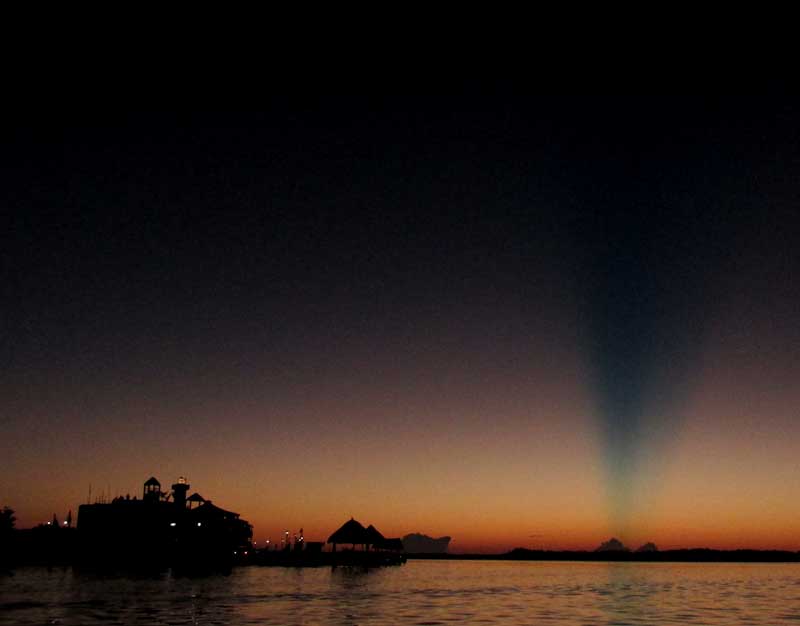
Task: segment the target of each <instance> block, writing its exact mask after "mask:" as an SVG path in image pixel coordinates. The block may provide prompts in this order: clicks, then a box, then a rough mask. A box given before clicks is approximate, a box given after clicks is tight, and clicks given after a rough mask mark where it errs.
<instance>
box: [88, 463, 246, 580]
mask: <svg viewBox="0 0 800 626" xmlns="http://www.w3.org/2000/svg"><path fill="white" fill-rule="evenodd" d="M188 490H189V484H188V483H187V482H186V480H185V479H184V478H182V477H181V478H179V479H178V482H176V483H175V484H174V485H172V492H171V493H164V492H162V491H161V483H159V482H158V480H157V479H156V478H155V477H151V478H149V479H148V480H147V481H146V482H145V483H144V491H143V494H142V499H141V500H139V499H137V498H136V497H133V498H131V497H130V496H126V497H118V498H114V499H113V500H112V501H111V502H110V503H95V504H82V505H81V506H80V508H79V509H78V540H79V551H78V555H77V556H78V561H79V562H82V563H89V564H114V565H132V566H143V567H164V566H172V567H176V566H186V567H204V566H208V565H216V564H226V563H230V562H232V560H233V558H234V556H235V553H236V552H237V551H240V550H247V549H249V547H250V540H251V538H252V527H251V526H250V524H248V523H247V522H246V521H245V520H243V519H240V518H239V514H238V513H233V512H231V511H226V510H225V509H222V508H220V507H218V506H215V505H214V504H212V503H211V500H206V499H205V498H203V497H202V496H200V495H199V494H197V493H195V494H192V495H191V496H189V497H188V498H187V497H186V493H187V491H188Z"/></svg>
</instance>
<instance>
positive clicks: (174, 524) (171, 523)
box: [169, 522, 177, 526]
mask: <svg viewBox="0 0 800 626" xmlns="http://www.w3.org/2000/svg"><path fill="white" fill-rule="evenodd" d="M169 525H170V526H177V524H176V523H175V522H170V523H169Z"/></svg>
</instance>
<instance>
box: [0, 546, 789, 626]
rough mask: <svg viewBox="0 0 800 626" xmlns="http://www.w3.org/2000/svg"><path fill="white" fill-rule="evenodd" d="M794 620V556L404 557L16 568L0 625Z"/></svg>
mask: <svg viewBox="0 0 800 626" xmlns="http://www.w3.org/2000/svg"><path fill="white" fill-rule="evenodd" d="M456 623H457V624H508V625H516V624H558V625H562V624H570V625H577V624H580V625H585V624H586V625H588V624H617V625H623V624H630V625H635V624H707V625H714V624H725V625H732V624H800V564H707V563H702V564H700V563H698V564H686V563H681V564H677V563H676V564H671V563H654V564H648V563H564V562H559V563H556V562H524V563H519V562H517V563H514V562H501V561H410V562H408V563H407V564H406V565H404V566H402V567H391V568H385V569H379V570H371V571H366V572H364V571H352V570H348V569H341V568H340V569H337V570H333V571H332V570H330V569H324V568H320V569H282V568H259V567H247V568H238V569H235V570H234V571H233V573H232V574H231V575H230V576H212V577H207V578H172V577H170V576H168V575H164V576H162V577H157V578H131V577H114V578H100V577H98V576H93V575H86V574H79V573H76V572H73V571H72V570H71V569H59V570H56V569H54V570H50V571H48V570H47V569H44V568H23V569H20V570H17V571H16V572H15V574H14V576H11V577H3V578H0V624H14V625H15V626H23V625H25V624H36V625H37V626H38V625H41V624H62V625H71V624H80V625H82V626H83V625H91V624H148V625H150V624H236V625H238V624H286V625H291V624H336V625H355V624H417V625H433V624H456Z"/></svg>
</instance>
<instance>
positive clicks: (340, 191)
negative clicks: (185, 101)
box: [0, 93, 800, 552]
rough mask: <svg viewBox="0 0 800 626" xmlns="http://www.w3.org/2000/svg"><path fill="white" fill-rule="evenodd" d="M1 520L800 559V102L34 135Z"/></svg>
mask: <svg viewBox="0 0 800 626" xmlns="http://www.w3.org/2000/svg"><path fill="white" fill-rule="evenodd" d="M3 131H4V132H3V134H4V137H5V139H4V141H3V147H2V148H0V158H2V162H1V163H0V165H1V166H2V172H3V173H2V177H3V184H2V187H1V189H2V191H1V192H0V198H2V210H3V214H4V216H5V217H4V220H3V221H4V223H5V225H4V228H3V229H2V230H3V232H2V234H0V244H2V245H1V246H0V258H1V259H2V265H1V269H0V272H2V275H1V276H0V277H1V278H2V284H0V293H2V297H3V302H4V303H5V304H4V305H3V307H2V312H0V372H2V376H0V434H2V437H0V458H2V459H3V462H2V465H3V468H4V471H3V472H2V475H0V505H8V506H11V507H12V508H13V509H15V511H16V515H17V518H18V526H20V527H27V526H32V525H35V524H37V523H40V522H43V521H46V520H48V519H50V518H51V517H52V514H53V513H54V512H55V513H56V514H57V515H58V516H59V517H63V516H64V515H66V512H67V511H68V510H70V509H72V510H73V514H75V513H76V512H77V507H78V505H79V504H81V503H84V502H86V501H88V499H89V489H90V485H91V494H92V495H91V499H92V500H94V499H96V498H98V497H104V496H105V497H113V496H116V495H120V494H126V493H129V494H131V495H139V496H140V494H141V490H142V484H143V483H144V481H145V480H146V479H147V478H149V477H150V476H151V475H155V476H156V477H157V478H159V479H160V480H161V482H162V484H164V485H169V484H171V483H172V482H174V481H175V480H176V479H177V478H178V476H186V477H187V479H188V481H189V482H190V483H191V485H192V489H191V491H195V490H196V491H198V492H199V493H200V494H202V495H203V496H204V497H206V498H209V499H212V500H213V501H214V503H215V504H217V505H219V506H222V507H224V508H227V509H230V510H234V511H237V512H239V513H241V515H242V517H243V518H245V519H247V520H249V521H250V522H251V523H252V524H253V526H254V533H255V535H254V538H255V539H256V540H257V541H258V542H262V541H264V540H266V539H268V538H271V539H272V540H273V541H275V540H276V539H278V538H279V537H280V533H281V532H282V531H283V530H284V529H290V530H291V531H292V532H294V531H296V530H299V529H300V528H303V529H304V531H305V536H306V538H307V539H313V540H324V539H326V538H327V536H328V535H329V534H330V533H331V532H332V531H333V530H335V529H336V528H337V527H338V526H339V525H340V524H341V523H342V522H344V521H345V520H347V519H349V518H350V517H351V516H354V517H355V518H356V519H359V520H360V521H362V522H363V523H365V524H367V523H372V524H374V525H375V526H376V527H377V528H378V529H379V530H381V532H383V534H384V535H386V536H402V535H404V534H406V533H410V532H422V533H426V534H429V535H431V536H440V535H450V536H452V537H453V541H452V543H451V551H454V552H493V551H500V550H507V549H511V548H513V547H517V546H522V547H533V548H540V547H544V548H548V549H563V548H566V549H575V548H593V547H595V546H596V545H598V544H599V543H600V542H601V541H604V540H606V539H608V538H609V537H610V536H616V537H619V538H620V539H621V540H622V541H623V542H625V543H626V544H628V545H631V546H633V547H636V546H637V545H639V544H641V543H644V542H646V541H654V542H655V543H657V544H658V545H659V547H662V548H670V547H694V546H709V547H719V548H730V547H755V548H785V549H792V550H798V549H800V515H799V514H800V509H799V508H798V504H797V502H800V471H798V470H800V467H799V465H800V461H798V454H797V451H798V447H799V446H800V420H798V407H800V386H798V385H797V384H796V383H797V381H798V374H800V324H798V319H800V316H799V315H798V313H800V309H799V307H800V287H798V281H797V276H798V270H800V257H798V253H797V251H796V250H797V241H800V216H799V215H798V206H800V205H798V200H800V193H799V192H800V183H798V181H800V107H798V103H797V102H796V101H795V100H787V99H784V98H778V97H775V96H770V97H761V98H758V97H750V98H714V99H708V98H706V99H703V98H691V97H681V98H667V97H654V96H653V97H636V98H634V97H625V98H623V97H613V98H612V97H592V98H579V97H572V98H542V97H533V96H520V95H518V94H517V95H511V94H501V93H474V94H464V93H462V94H459V95H450V96H447V95H441V94H440V95H435V96H434V95H429V94H428V95H425V94H418V95H408V94H405V95H375V94H371V95H365V96H358V97H357V96H352V95H350V96H324V97H323V96H315V97H300V96H297V97H282V98H278V99H275V100H273V101H270V102H267V103H265V110H264V111H263V112H261V113H254V112H239V113H232V112H206V113H190V112H184V111H178V112H171V113H157V112H140V113H129V112H128V113H118V112H114V111H109V110H90V109H86V108H83V109H79V110H78V109H76V110H65V109H58V110H51V109H47V108H41V109H36V110H29V111H24V112H22V111H20V112H16V113H14V114H8V115H6V117H5V118H4V120H3Z"/></svg>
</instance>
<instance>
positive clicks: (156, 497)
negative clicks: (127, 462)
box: [142, 476, 161, 502]
mask: <svg viewBox="0 0 800 626" xmlns="http://www.w3.org/2000/svg"><path fill="white" fill-rule="evenodd" d="M142 500H144V501H145V502H159V501H160V500H161V483H160V482H158V481H157V480H156V477H155V476H151V477H150V478H148V479H147V481H146V482H145V483H144V495H143V496H142Z"/></svg>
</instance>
